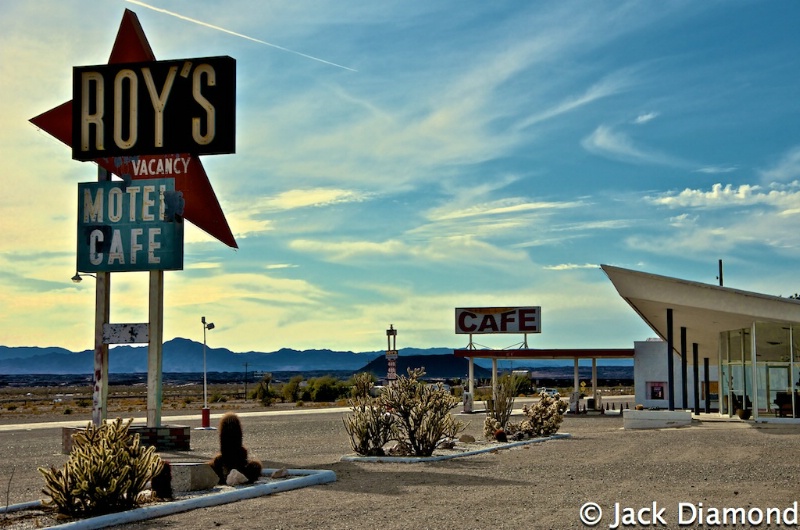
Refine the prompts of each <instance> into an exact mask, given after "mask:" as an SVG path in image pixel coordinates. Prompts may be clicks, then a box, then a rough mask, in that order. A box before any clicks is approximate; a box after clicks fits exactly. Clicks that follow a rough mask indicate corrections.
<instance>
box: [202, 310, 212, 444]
mask: <svg viewBox="0 0 800 530" xmlns="http://www.w3.org/2000/svg"><path fill="white" fill-rule="evenodd" d="M200 322H202V324H203V413H202V416H201V418H202V421H201V427H202V428H203V429H211V411H210V410H209V409H208V383H207V378H206V330H211V329H214V323H213V322H208V323H206V317H200Z"/></svg>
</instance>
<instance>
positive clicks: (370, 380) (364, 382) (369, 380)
mask: <svg viewBox="0 0 800 530" xmlns="http://www.w3.org/2000/svg"><path fill="white" fill-rule="evenodd" d="M373 386H375V376H374V375H372V374H371V373H369V372H361V373H358V374H356V375H354V376H353V378H352V379H351V380H350V394H351V395H352V396H353V397H354V398H361V397H364V398H366V397H369V395H370V390H371V389H372V387H373Z"/></svg>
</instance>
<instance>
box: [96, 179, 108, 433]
mask: <svg viewBox="0 0 800 530" xmlns="http://www.w3.org/2000/svg"><path fill="white" fill-rule="evenodd" d="M107 180H111V176H110V175H109V174H108V172H107V171H106V170H105V169H103V168H102V167H98V168H97V181H98V182H103V181H107ZM110 313H111V273H110V272H98V273H97V283H96V288H95V310H94V387H93V389H92V423H94V425H97V426H99V425H100V424H102V423H103V421H104V420H105V419H106V418H107V417H108V344H106V343H105V341H104V340H103V327H104V326H105V324H107V323H108V321H109V318H110Z"/></svg>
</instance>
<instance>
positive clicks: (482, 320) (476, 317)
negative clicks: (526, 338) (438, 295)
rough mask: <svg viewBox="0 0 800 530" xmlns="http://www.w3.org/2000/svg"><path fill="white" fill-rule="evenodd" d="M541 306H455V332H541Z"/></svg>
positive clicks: (464, 333)
mask: <svg viewBox="0 0 800 530" xmlns="http://www.w3.org/2000/svg"><path fill="white" fill-rule="evenodd" d="M541 313H542V308H541V307H538V306H537V307H472V308H464V307H459V308H456V333H457V334H460V335H466V334H473V333H474V334H488V333H541V332H542V330H541Z"/></svg>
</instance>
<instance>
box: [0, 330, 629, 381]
mask: <svg viewBox="0 0 800 530" xmlns="http://www.w3.org/2000/svg"><path fill="white" fill-rule="evenodd" d="M385 355H386V352H385V351H371V352H360V353H359V352H352V351H333V350H303V351H299V350H293V349H289V348H283V349H280V350H278V351H273V352H256V351H250V352H244V353H236V352H232V351H231V350H228V349H226V348H210V347H207V348H206V371H207V372H245V371H249V372H324V371H331V372H342V371H352V372H354V373H355V372H360V371H372V372H373V373H375V374H376V375H379V374H385V373H386V357H385ZM445 356H449V357H445ZM475 364H476V367H475V376H476V377H479V378H482V377H488V376H489V375H488V374H489V372H488V370H485V368H486V367H490V366H491V361H489V360H476V362H475ZM499 364H500V368H501V369H508V368H510V367H512V365H511V363H509V362H508V361H501V362H500V363H499ZM598 364H600V363H598ZM620 364H622V365H625V366H623V367H622V368H623V371H624V372H625V373H628V372H630V375H631V377H632V374H633V369H632V363H631V362H630V361H628V362H626V361H619V362H616V363H614V365H620ZM567 365H568V366H569V370H570V372H569V373H571V370H572V362H571V361H569V362H568V363H567V362H564V361H536V360H531V361H514V363H513V368H514V369H520V368H523V367H528V368H534V367H539V368H543V367H545V368H550V369H554V368H556V367H564V366H567ZM409 366H410V367H419V366H424V367H425V368H426V371H427V372H428V376H429V377H464V376H465V375H466V373H467V360H466V359H463V358H456V357H454V356H453V349H452V348H428V349H421V348H404V349H401V350H400V351H399V357H398V367H397V373H398V374H399V375H401V374H405V373H406V367H409ZM202 371H203V344H202V343H199V342H195V341H192V340H189V339H184V338H180V337H178V338H175V339H172V340H170V341H167V342H165V343H164V347H163V357H162V372H164V373H180V372H183V373H185V372H202ZM547 371H549V370H547ZM558 371H562V370H560V369H559V370H558ZM93 372H94V351H93V350H84V351H81V352H72V351H69V350H67V349H64V348H59V347H50V348H39V347H8V346H0V374H6V375H20V374H89V375H91V374H92V373H93ZM109 372H110V373H114V374H133V373H143V372H147V347H146V346H116V347H112V348H111V350H110V352H109Z"/></svg>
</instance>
